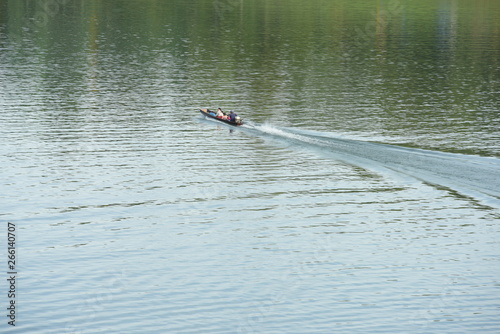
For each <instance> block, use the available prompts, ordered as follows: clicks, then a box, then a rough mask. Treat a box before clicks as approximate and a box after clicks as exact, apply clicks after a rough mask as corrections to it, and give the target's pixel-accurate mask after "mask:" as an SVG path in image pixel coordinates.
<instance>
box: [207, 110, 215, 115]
mask: <svg viewBox="0 0 500 334" xmlns="http://www.w3.org/2000/svg"><path fill="white" fill-rule="evenodd" d="M207 112H208V113H209V114H210V115H212V116H215V113H214V112H213V111H212V110H210V109H207Z"/></svg>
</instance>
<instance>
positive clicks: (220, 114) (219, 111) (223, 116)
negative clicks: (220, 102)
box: [216, 108, 227, 119]
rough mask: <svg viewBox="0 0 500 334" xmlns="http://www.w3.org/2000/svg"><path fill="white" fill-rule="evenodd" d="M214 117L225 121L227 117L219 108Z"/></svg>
mask: <svg viewBox="0 0 500 334" xmlns="http://www.w3.org/2000/svg"><path fill="white" fill-rule="evenodd" d="M216 116H217V117H218V118H222V119H227V115H226V114H224V112H223V111H222V109H221V108H217V115H216Z"/></svg>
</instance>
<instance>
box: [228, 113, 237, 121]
mask: <svg viewBox="0 0 500 334" xmlns="http://www.w3.org/2000/svg"><path fill="white" fill-rule="evenodd" d="M237 116H238V115H237V114H236V113H235V112H234V111H231V112H230V113H229V120H230V121H231V122H236V117H237Z"/></svg>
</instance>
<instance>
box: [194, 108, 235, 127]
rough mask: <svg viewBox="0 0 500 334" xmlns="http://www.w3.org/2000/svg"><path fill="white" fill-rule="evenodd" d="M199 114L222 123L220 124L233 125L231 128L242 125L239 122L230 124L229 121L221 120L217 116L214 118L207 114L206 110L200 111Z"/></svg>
mask: <svg viewBox="0 0 500 334" xmlns="http://www.w3.org/2000/svg"><path fill="white" fill-rule="evenodd" d="M200 112H201V114H202V115H204V116H206V117H208V118H213V119H215V120H217V121H219V122H222V123H226V124H229V125H233V126H240V125H242V124H243V122H240V123H236V122H232V121H230V120H227V119H222V118H218V117H217V116H214V115H210V114H209V111H208V109H200Z"/></svg>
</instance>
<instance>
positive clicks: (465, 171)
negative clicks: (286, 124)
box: [251, 125, 500, 207]
mask: <svg viewBox="0 0 500 334" xmlns="http://www.w3.org/2000/svg"><path fill="white" fill-rule="evenodd" d="M251 128H253V129H254V131H258V132H260V133H263V134H266V135H269V136H272V137H276V138H279V139H283V140H286V141H289V142H295V143H299V144H301V145H312V146H313V147H316V148H321V149H322V150H323V149H327V151H328V153H330V154H333V155H334V156H336V157H337V158H339V159H340V160H344V161H345V162H348V163H351V164H354V165H358V166H360V167H363V168H365V169H372V170H375V171H377V170H380V168H381V167H382V168H386V169H390V170H393V171H396V172H398V173H403V174H405V175H409V176H411V177H414V178H417V179H420V180H422V181H425V182H428V183H431V184H435V185H438V186H443V187H447V188H451V189H453V190H455V191H458V192H460V193H462V194H464V195H467V196H472V197H474V198H476V199H479V200H482V201H483V202H486V204H489V205H494V206H497V207H499V206H500V159H497V158H485V157H478V156H472V155H464V154H456V153H444V152H437V151H429V150H422V149H414V148H406V147H401V146H396V145H388V144H379V143H372V142H366V141H361V140H353V139H343V138H336V137H331V136H328V135H327V134H322V133H311V132H310V131H309V132H305V131H301V130H294V129H285V128H277V127H273V126H269V125H255V126H253V127H251Z"/></svg>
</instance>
